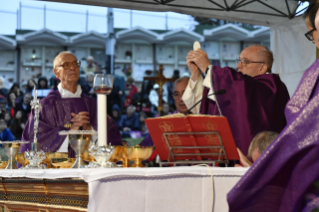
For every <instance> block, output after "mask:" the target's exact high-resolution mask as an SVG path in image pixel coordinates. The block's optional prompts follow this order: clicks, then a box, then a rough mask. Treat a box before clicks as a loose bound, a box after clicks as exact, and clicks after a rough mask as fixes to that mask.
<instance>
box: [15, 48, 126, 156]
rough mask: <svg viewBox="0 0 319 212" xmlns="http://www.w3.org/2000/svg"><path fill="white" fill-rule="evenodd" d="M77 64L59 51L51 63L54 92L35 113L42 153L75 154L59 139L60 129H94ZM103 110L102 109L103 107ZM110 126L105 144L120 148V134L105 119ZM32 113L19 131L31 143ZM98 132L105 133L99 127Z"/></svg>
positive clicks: (93, 107) (93, 111)
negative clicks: (54, 85)
mask: <svg viewBox="0 0 319 212" xmlns="http://www.w3.org/2000/svg"><path fill="white" fill-rule="evenodd" d="M80 65H81V63H80V61H77V58H76V57H75V56H74V55H73V54H72V53H71V52H61V53H60V54H59V55H58V56H56V58H55V59H54V62H53V67H54V69H53V72H54V75H55V76H56V77H57V78H58V79H60V81H61V82H60V84H59V85H58V89H57V90H52V91H51V92H50V93H49V94H48V96H47V97H46V98H44V99H42V100H41V105H42V109H41V111H40V114H39V125H38V127H39V128H38V133H37V137H38V142H39V145H40V149H41V150H44V151H45V152H49V151H51V152H55V151H60V152H67V151H68V152H69V156H70V157H74V156H75V153H74V151H73V149H72V148H70V147H69V146H68V139H67V138H66V136H60V135H59V131H62V130H79V129H83V130H92V129H94V130H98V129H97V103H96V100H95V99H93V98H91V97H89V96H86V95H85V94H83V93H82V89H81V86H80V85H78V80H79V77H80ZM105 110H106V108H105ZM108 123H109V124H112V125H111V126H109V129H108V133H107V135H108V141H109V142H111V144H112V145H121V135H120V132H119V130H118V127H117V125H116V123H114V122H113V120H112V119H111V118H109V117H108ZM33 125H34V111H33V110H32V113H31V115H30V116H29V119H28V122H27V124H26V126H25V129H24V131H23V135H22V140H24V141H33ZM101 130H107V126H103V128H102V129H101ZM28 149H29V150H30V149H31V144H26V145H22V146H21V152H24V151H26V150H28Z"/></svg>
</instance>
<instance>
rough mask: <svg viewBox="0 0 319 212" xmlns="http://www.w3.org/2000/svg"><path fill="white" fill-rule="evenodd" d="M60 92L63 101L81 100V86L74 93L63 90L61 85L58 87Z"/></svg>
mask: <svg viewBox="0 0 319 212" xmlns="http://www.w3.org/2000/svg"><path fill="white" fill-rule="evenodd" d="M58 90H59V92H60V94H61V97H62V99H64V98H80V97H81V94H82V89H81V86H80V85H78V88H77V90H76V92H75V93H72V92H70V91H68V90H66V89H64V88H62V86H61V83H59V85H58Z"/></svg>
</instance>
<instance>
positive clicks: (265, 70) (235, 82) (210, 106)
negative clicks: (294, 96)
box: [183, 45, 289, 155]
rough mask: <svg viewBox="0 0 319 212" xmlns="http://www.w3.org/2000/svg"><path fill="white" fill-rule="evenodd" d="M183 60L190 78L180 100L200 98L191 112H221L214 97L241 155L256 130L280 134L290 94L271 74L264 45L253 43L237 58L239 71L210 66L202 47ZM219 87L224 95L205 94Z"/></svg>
mask: <svg viewBox="0 0 319 212" xmlns="http://www.w3.org/2000/svg"><path fill="white" fill-rule="evenodd" d="M186 59H187V65H188V67H189V69H190V71H191V80H189V82H188V85H187V88H186V90H185V92H184V94H183V101H184V102H185V104H186V105H187V107H188V108H191V107H192V106H193V105H194V104H195V103H196V102H197V101H199V100H200V99H201V98H203V101H202V103H201V105H198V106H197V107H195V108H194V109H193V110H192V113H194V114H198V113H201V114H211V115H220V114H219V111H218V108H217V106H216V98H217V100H218V103H219V105H220V108H221V112H222V115H223V116H226V117H227V119H228V122H229V125H230V128H231V131H232V133H233V136H234V140H235V143H236V145H237V147H238V148H239V149H240V150H241V151H242V153H243V154H245V155H246V154H247V152H248V147H249V144H250V141H251V140H252V139H253V137H254V136H255V135H256V134H257V133H259V132H261V131H275V132H278V133H279V132H280V131H281V130H282V129H283V128H284V127H285V125H286V119H285V115H284V109H285V106H286V103H287V102H288V100H289V94H288V90H287V88H286V86H285V84H284V83H283V82H282V81H281V80H280V78H279V75H278V74H271V68H272V63H273V54H272V52H271V51H270V50H269V49H268V48H267V47H264V46H261V45H252V46H249V47H247V48H246V49H244V50H243V51H242V52H241V54H240V56H239V59H238V60H237V68H238V72H237V71H236V70H234V69H233V68H230V67H225V68H220V67H218V66H213V65H211V64H210V62H209V59H208V56H207V54H206V52H204V51H203V50H202V49H198V50H196V51H190V52H189V53H188V55H187V58H186ZM202 74H206V77H203V76H202ZM221 89H226V91H227V92H226V94H223V95H219V96H213V95H212V96H209V97H207V95H208V94H211V93H213V92H214V91H218V90H221Z"/></svg>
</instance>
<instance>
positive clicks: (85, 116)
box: [71, 111, 92, 130]
mask: <svg viewBox="0 0 319 212" xmlns="http://www.w3.org/2000/svg"><path fill="white" fill-rule="evenodd" d="M71 115H72V119H71V122H72V126H71V130H79V129H80V127H82V128H83V130H91V129H92V127H91V124H90V117H89V113H88V112H85V111H83V112H79V113H78V114H76V113H71Z"/></svg>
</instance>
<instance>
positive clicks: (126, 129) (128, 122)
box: [119, 105, 140, 138]
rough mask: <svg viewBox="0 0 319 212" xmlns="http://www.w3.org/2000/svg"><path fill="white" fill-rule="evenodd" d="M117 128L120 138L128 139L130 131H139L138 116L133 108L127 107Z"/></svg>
mask: <svg viewBox="0 0 319 212" xmlns="http://www.w3.org/2000/svg"><path fill="white" fill-rule="evenodd" d="M119 128H120V129H121V130H122V137H123V138H129V137H131V136H130V133H131V131H135V130H136V131H139V130H140V121H139V117H138V114H137V113H136V112H135V106H133V105H129V106H128V107H127V109H126V114H124V115H121V119H120V121H119Z"/></svg>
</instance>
